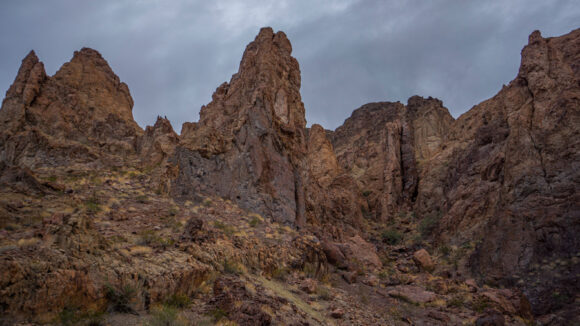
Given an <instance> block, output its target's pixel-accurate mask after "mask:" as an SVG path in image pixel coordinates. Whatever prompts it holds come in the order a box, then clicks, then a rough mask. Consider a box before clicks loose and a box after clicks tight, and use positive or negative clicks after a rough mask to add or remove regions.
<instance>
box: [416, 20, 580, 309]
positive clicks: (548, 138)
mask: <svg viewBox="0 0 580 326" xmlns="http://www.w3.org/2000/svg"><path fill="white" fill-rule="evenodd" d="M579 62H580V30H576V31H573V32H572V33H570V34H568V35H564V36H561V37H557V38H547V39H545V38H543V37H542V36H541V35H540V33H539V32H537V31H536V32H534V33H532V34H531V35H530V38H529V44H528V45H527V46H526V47H525V48H524V49H523V50H522V63H521V66H520V70H519V73H518V76H517V77H516V78H515V79H514V80H513V81H512V82H511V83H510V84H509V85H508V86H504V87H503V89H502V90H501V91H500V92H499V93H498V94H497V95H496V96H494V97H493V98H491V99H489V100H487V101H485V102H483V103H481V104H479V105H477V106H476V107H474V108H473V109H471V110H470V111H468V112H467V113H465V114H464V115H462V116H461V117H460V118H459V119H458V120H457V121H456V122H455V123H454V124H453V125H452V127H451V130H450V133H449V139H448V140H447V141H446V142H444V143H443V144H442V146H441V147H440V148H441V152H439V153H436V155H435V156H433V158H432V159H431V160H429V161H427V162H425V163H424V166H425V169H424V170H423V173H422V175H421V177H420V185H419V192H418V193H419V197H418V201H417V205H416V208H417V210H418V211H419V212H421V213H425V214H427V213H428V212H433V211H437V210H440V211H441V212H443V216H442V218H441V220H440V228H439V233H438V234H439V237H440V239H441V241H445V242H447V241H457V242H460V241H465V240H469V239H480V241H481V242H480V243H479V245H478V246H477V250H476V253H475V255H474V256H473V257H472V270H473V272H475V273H477V274H480V275H481V276H482V277H485V278H486V279H488V280H495V281H500V282H503V283H504V284H508V285H513V284H516V283H517V284H518V285H519V286H521V287H522V288H524V290H525V292H526V294H527V295H528V296H529V298H530V301H531V303H532V307H533V308H534V312H535V313H545V312H547V311H549V310H550V309H551V308H554V307H556V306H555V305H556V303H555V300H553V298H552V297H551V296H552V295H553V293H561V294H562V296H563V297H565V298H568V299H567V300H573V299H572V298H573V297H574V296H575V294H574V293H578V291H579V288H578V286H577V285H578V284H580V281H579V280H578V271H579V270H580V265H579V263H578V260H577V259H572V258H573V257H574V256H575V255H576V254H577V253H578V251H579V249H580V242H579V239H578V236H577V235H578V233H579V232H580V224H579V223H578V221H579V220H580V205H579V204H578V203H580V197H579V196H580V195H579V191H578V190H579V186H578V185H580V138H579V137H578V135H579V133H580V65H579ZM550 266H552V268H549V267H550ZM547 267H548V268H547ZM556 267H557V270H558V272H553V271H552V269H554V268H556Z"/></svg>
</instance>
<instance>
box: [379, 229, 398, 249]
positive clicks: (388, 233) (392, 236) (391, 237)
mask: <svg viewBox="0 0 580 326" xmlns="http://www.w3.org/2000/svg"><path fill="white" fill-rule="evenodd" d="M381 237H382V239H383V242H385V243H387V244H390V245H392V246H393V245H397V244H399V243H400V242H401V240H402V239H403V236H402V235H401V233H399V232H398V231H397V230H393V229H389V230H385V231H383V233H382V234H381Z"/></svg>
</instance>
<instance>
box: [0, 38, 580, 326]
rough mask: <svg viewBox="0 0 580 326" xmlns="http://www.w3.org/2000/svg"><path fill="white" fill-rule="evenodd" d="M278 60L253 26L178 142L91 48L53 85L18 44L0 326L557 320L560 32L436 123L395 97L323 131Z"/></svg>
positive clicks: (574, 250) (285, 44)
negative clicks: (309, 119)
mask: <svg viewBox="0 0 580 326" xmlns="http://www.w3.org/2000/svg"><path fill="white" fill-rule="evenodd" d="M291 52H292V47H291V45H290V42H289V41H288V39H287V38H286V36H285V34H284V33H282V32H277V33H274V31H273V30H272V29H270V28H264V29H262V30H260V32H259V34H258V36H257V37H256V38H255V40H254V41H253V42H251V43H250V44H249V45H248V46H247V47H246V50H245V52H244V54H243V58H242V60H241V63H240V68H239V71H238V72H237V73H236V74H234V75H233V76H232V78H231V80H230V82H228V83H224V84H222V85H221V86H220V87H218V88H217V90H216V92H215V93H214V95H213V99H212V102H210V103H209V104H208V105H206V106H204V107H203V108H202V110H201V113H200V120H199V122H195V123H186V124H184V126H183V128H182V134H181V135H177V134H176V133H175V132H174V130H173V128H172V126H171V124H170V123H169V121H168V120H167V119H164V118H161V117H159V118H158V119H157V121H156V123H155V125H154V126H148V127H147V128H146V129H145V130H144V131H143V130H142V129H141V128H140V127H139V126H138V125H137V124H136V123H135V121H134V120H133V118H132V105H133V101H132V99H131V96H130V94H129V90H128V88H127V86H126V85H125V84H124V83H122V82H120V80H119V78H118V77H117V76H116V75H115V74H114V73H113V72H112V70H111V69H110V67H109V66H108V64H107V62H106V61H105V60H104V59H103V58H102V57H101V55H100V54H99V53H98V52H96V51H95V50H91V49H82V50H81V51H79V52H75V55H74V57H73V59H72V60H71V61H70V62H69V63H66V64H64V65H63V66H62V68H61V69H60V70H59V71H58V72H57V73H56V74H55V75H54V76H47V75H46V73H45V72H44V68H43V65H42V63H41V62H40V61H39V60H38V58H37V57H36V55H35V54H34V53H33V52H31V53H30V54H29V55H28V56H27V57H26V58H25V59H24V60H23V63H22V66H21V68H20V70H19V72H18V75H17V77H16V79H15V82H14V84H13V85H12V86H11V88H10V89H9V90H8V92H7V94H6V98H5V99H4V101H3V104H2V108H1V109H0V227H1V228H2V229H1V230H0V260H1V261H2V263H1V264H0V316H1V317H0V323H1V324H14V323H17V322H22V323H27V322H33V323H53V324H58V323H61V324H86V325H89V324H91V325H95V324H111V325H131V324H133V325H138V324H143V323H146V324H149V325H159V324H168V323H169V324H175V325H181V324H192V323H193V324H220V325H235V324H237V325H385V324H386V325H403V324H417V325H422V324H425V325H448V324H456V325H459V324H474V323H475V324H477V325H503V324H506V323H507V324H511V325H525V324H530V323H533V320H534V319H535V320H536V321H537V322H538V323H540V324H543V325H560V324H564V323H566V322H571V323H572V322H574V321H577V319H578V317H577V316H579V315H580V311H579V310H580V309H579V305H578V300H579V297H578V293H580V291H579V289H578V285H577V284H580V282H579V280H578V275H579V273H580V267H579V266H580V265H579V264H580V258H579V257H578V252H580V248H579V243H578V239H577V236H576V235H577V234H578V232H579V231H580V229H579V228H580V227H579V223H578V221H579V220H580V219H579V218H578V217H579V216H578V215H579V212H580V209H579V207H578V203H579V202H580V198H579V197H578V191H577V190H578V185H579V184H580V180H579V179H580V176H579V172H578V171H580V166H579V164H580V163H579V162H580V160H579V153H580V149H579V143H578V142H579V141H578V133H579V126H580V121H579V111H580V100H579V99H580V89H579V88H580V75H579V69H580V68H579V67H580V30H577V31H573V32H572V33H570V34H568V35H565V36H562V37H558V38H549V39H545V38H542V37H541V35H540V34H539V32H534V33H533V34H532V35H531V36H530V41H529V44H528V45H527V46H526V47H525V48H524V50H523V51H522V65H521V68H520V71H519V73H518V76H517V77H516V79H515V80H514V81H512V82H511V83H510V84H509V85H508V86H505V87H504V88H503V89H502V90H501V91H500V92H499V93H498V94H497V95H496V96H495V97H493V98H492V99H490V100H487V101H485V102H483V103H481V104H480V105H478V106H476V107H474V108H473V109H471V110H470V111H469V112H467V113H466V114H464V115H462V116H461V117H459V118H458V119H457V120H454V119H453V118H452V117H451V116H450V115H449V112H448V111H447V109H446V108H445V107H444V106H443V104H442V102H441V101H439V100H437V99H433V98H422V97H419V96H414V97H411V98H410V99H409V100H408V102H407V104H406V105H404V104H402V103H398V102H397V103H391V102H379V103H369V104H366V105H363V106H362V107H361V108H359V109H357V110H355V111H354V112H353V114H352V116H351V117H350V118H348V119H347V120H346V121H345V123H344V124H343V125H342V126H341V127H339V128H337V130H335V131H328V130H324V128H322V127H321V126H319V125H316V124H315V125H313V126H312V127H311V128H306V121H305V118H304V105H303V104H302V102H301V98H300V70H299V66H298V62H297V61H296V60H295V59H294V58H293V57H292V56H291ZM574 318H576V319H574Z"/></svg>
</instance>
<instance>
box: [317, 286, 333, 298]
mask: <svg viewBox="0 0 580 326" xmlns="http://www.w3.org/2000/svg"><path fill="white" fill-rule="evenodd" d="M316 295H317V296H318V298H319V299H321V300H325V301H328V300H330V299H331V298H332V296H331V294H330V290H329V289H328V287H326V286H324V285H320V286H318V287H317V288H316Z"/></svg>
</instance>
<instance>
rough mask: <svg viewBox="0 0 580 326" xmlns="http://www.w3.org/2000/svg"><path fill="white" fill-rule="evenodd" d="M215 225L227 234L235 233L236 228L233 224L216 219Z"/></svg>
mask: <svg viewBox="0 0 580 326" xmlns="http://www.w3.org/2000/svg"><path fill="white" fill-rule="evenodd" d="M213 226H215V227H216V228H218V229H220V230H222V231H223V233H224V234H225V235H227V236H231V235H232V234H234V231H235V229H234V228H233V227H232V226H231V225H226V224H224V223H223V222H220V221H214V222H213Z"/></svg>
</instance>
